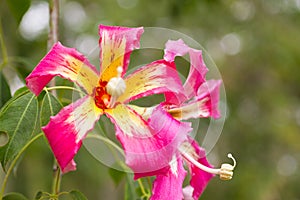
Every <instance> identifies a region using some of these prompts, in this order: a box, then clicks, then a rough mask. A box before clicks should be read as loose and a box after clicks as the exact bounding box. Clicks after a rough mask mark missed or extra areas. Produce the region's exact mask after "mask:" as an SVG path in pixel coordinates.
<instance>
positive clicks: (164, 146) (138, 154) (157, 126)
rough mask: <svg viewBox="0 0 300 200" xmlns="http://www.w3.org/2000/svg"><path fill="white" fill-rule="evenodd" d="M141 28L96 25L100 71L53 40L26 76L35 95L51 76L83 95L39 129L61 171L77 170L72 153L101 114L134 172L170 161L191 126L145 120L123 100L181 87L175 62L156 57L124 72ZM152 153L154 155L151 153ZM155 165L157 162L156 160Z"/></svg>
mask: <svg viewBox="0 0 300 200" xmlns="http://www.w3.org/2000/svg"><path fill="white" fill-rule="evenodd" d="M142 33H143V28H126V27H114V26H103V25H100V26H99V34H100V40H99V46H100V73H99V72H98V71H97V69H96V68H95V67H94V66H93V65H92V64H90V63H89V61H88V60H87V59H86V58H85V57H84V56H83V55H82V54H81V53H79V52H77V51H76V50H75V49H72V48H68V47H65V46H63V45H62V44H61V43H59V42H58V43H56V44H55V45H54V46H53V47H52V49H51V50H50V51H49V52H48V54H47V55H46V56H45V57H44V58H43V59H42V60H41V61H40V63H39V64H38V65H37V66H36V67H35V69H34V70H33V71H32V73H31V74H30V75H29V76H28V77H27V78H26V83H27V86H28V88H29V89H30V90H31V91H32V92H33V93H34V94H35V95H39V94H40V93H41V91H42V90H43V88H44V87H45V86H46V85H47V83H48V82H49V81H50V80H51V79H52V78H53V77H55V76H60V77H62V78H65V79H68V80H70V81H72V82H74V83H76V84H77V85H79V86H80V87H81V88H82V89H83V90H84V91H85V93H86V95H85V96H84V97H82V98H81V99H79V100H77V101H75V102H74V103H72V104H69V105H68V106H66V107H64V108H63V109H62V110H61V111H60V112H59V113H58V114H57V115H56V116H53V117H51V118H50V122H49V123H48V124H47V125H46V126H44V127H42V130H43V132H44V133H45V135H46V138H47V140H48V142H49V144H50V147H51V149H52V151H53V153H54V155H55V157H56V160H57V162H58V164H59V166H60V168H61V170H62V172H63V173H66V172H69V171H71V170H75V169H76V164H75V162H74V156H75V155H76V154H77V152H78V150H79V148H80V147H81V145H82V140H83V139H84V138H85V137H86V135H87V133H88V132H89V131H90V130H92V129H93V127H94V124H95V122H96V121H97V120H98V119H99V118H100V116H101V115H103V114H106V115H107V116H108V117H109V118H110V119H111V121H112V122H113V123H114V124H115V129H116V136H117V138H118V139H119V141H120V142H121V144H122V146H123V148H124V150H125V155H126V163H127V164H128V165H129V166H130V167H131V168H132V169H133V171H135V172H138V171H143V170H147V171H155V170H157V169H161V168H163V167H164V166H166V165H168V162H169V160H171V158H172V156H173V154H174V153H175V152H176V151H177V147H178V146H179V144H181V143H182V142H183V141H184V139H185V137H184V134H176V133H175V132H187V131H188V130H189V129H190V127H189V126H186V125H184V124H181V123H179V122H178V121H176V120H174V119H173V118H169V117H166V118H165V119H166V120H164V116H163V115H161V116H160V120H162V121H165V123H163V124H161V123H158V120H155V119H153V120H152V121H146V120H144V119H143V118H142V117H141V116H140V115H139V114H138V113H137V112H136V111H135V110H134V109H133V108H131V107H130V106H129V105H128V104H127V103H128V102H130V101H132V100H135V99H137V98H140V97H144V96H147V95H151V94H157V93H165V92H174V93H179V92H180V91H181V90H183V87H182V85H181V83H180V79H179V77H178V74H177V73H176V69H175V66H174V64H173V63H170V62H167V61H165V60H163V59H162V60H158V61H154V62H152V63H150V64H147V65H145V66H143V67H141V68H139V69H138V70H136V71H135V72H133V73H132V74H130V75H128V76H125V72H126V70H127V67H128V64H129V57H130V54H131V52H132V51H133V50H134V49H137V48H139V40H140V37H141V34H142ZM150 152H152V153H150ZM158 163H159V164H158Z"/></svg>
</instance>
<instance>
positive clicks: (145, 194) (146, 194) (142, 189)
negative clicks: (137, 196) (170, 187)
mask: <svg viewBox="0 0 300 200" xmlns="http://www.w3.org/2000/svg"><path fill="white" fill-rule="evenodd" d="M138 183H139V186H140V188H141V191H142V194H143V195H142V197H149V194H148V193H147V192H146V190H145V187H144V185H143V182H142V180H141V179H138Z"/></svg>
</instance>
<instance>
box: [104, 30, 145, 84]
mask: <svg viewBox="0 0 300 200" xmlns="http://www.w3.org/2000/svg"><path fill="white" fill-rule="evenodd" d="M143 32H144V30H143V28H142V27H139V28H127V27H119V26H104V25H100V26H99V35H100V40H99V44H100V63H101V80H102V81H109V80H110V79H111V78H112V77H115V76H117V68H118V67H119V66H121V67H123V74H125V72H126V70H127V67H128V64H129V58H130V54H131V52H132V51H133V50H134V49H137V48H139V47H140V42H139V41H140V37H141V35H142V33H143Z"/></svg>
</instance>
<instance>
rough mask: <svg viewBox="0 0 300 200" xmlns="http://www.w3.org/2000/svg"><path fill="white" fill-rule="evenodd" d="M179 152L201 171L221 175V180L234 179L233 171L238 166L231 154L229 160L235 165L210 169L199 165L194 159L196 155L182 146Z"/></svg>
mask: <svg viewBox="0 0 300 200" xmlns="http://www.w3.org/2000/svg"><path fill="white" fill-rule="evenodd" d="M179 151H180V153H181V155H182V156H183V157H184V158H185V159H186V160H187V161H188V162H190V163H192V164H193V165H195V166H196V167H198V168H199V169H201V170H203V171H205V172H207V173H210V174H215V175H219V176H220V179H221V180H231V179H232V177H233V170H234V168H235V166H236V160H235V159H234V157H233V156H232V154H231V153H229V154H228V155H227V157H228V158H230V159H232V160H233V165H231V164H228V163H223V164H222V165H221V167H220V168H210V167H207V166H205V165H203V164H201V163H199V162H198V161H197V160H196V159H195V158H194V157H195V154H194V153H192V154H191V150H190V149H188V150H187V149H186V147H184V146H181V147H180V148H179Z"/></svg>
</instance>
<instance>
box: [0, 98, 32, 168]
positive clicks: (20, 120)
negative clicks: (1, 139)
mask: <svg viewBox="0 0 300 200" xmlns="http://www.w3.org/2000/svg"><path fill="white" fill-rule="evenodd" d="M37 117H38V101H37V98H36V97H35V96H34V94H32V93H29V92H23V93H21V94H20V95H17V96H14V97H13V98H12V99H10V100H9V101H8V102H7V103H6V104H5V105H4V106H3V107H2V109H1V110H0V132H2V133H5V134H7V136H8V142H7V143H6V144H5V145H3V146H1V147H0V162H1V164H2V167H3V169H4V170H6V167H7V166H8V164H9V162H10V161H12V160H13V159H14V158H15V157H16V155H17V154H18V153H19V152H20V151H21V149H22V148H23V147H24V145H26V144H27V142H28V141H29V140H30V139H31V138H32V136H33V133H34V130H35V126H36V123H37Z"/></svg>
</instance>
